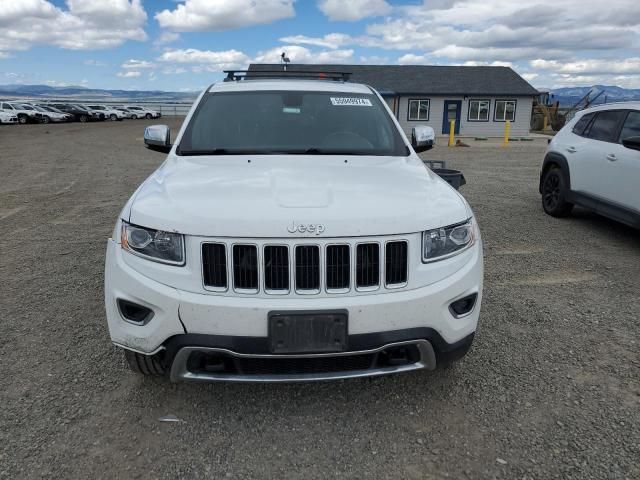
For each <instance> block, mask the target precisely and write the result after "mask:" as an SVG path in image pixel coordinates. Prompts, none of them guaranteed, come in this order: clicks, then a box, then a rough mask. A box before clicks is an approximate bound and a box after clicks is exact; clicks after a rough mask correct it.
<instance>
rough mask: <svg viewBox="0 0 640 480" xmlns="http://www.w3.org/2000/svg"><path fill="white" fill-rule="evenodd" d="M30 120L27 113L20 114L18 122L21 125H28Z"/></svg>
mask: <svg viewBox="0 0 640 480" xmlns="http://www.w3.org/2000/svg"><path fill="white" fill-rule="evenodd" d="M28 122H29V117H27V116H26V115H18V123H20V124H21V125H26V124H27V123H28Z"/></svg>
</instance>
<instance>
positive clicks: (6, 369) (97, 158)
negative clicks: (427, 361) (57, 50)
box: [0, 120, 640, 479]
mask: <svg viewBox="0 0 640 480" xmlns="http://www.w3.org/2000/svg"><path fill="white" fill-rule="evenodd" d="M169 123H171V124H172V126H173V127H177V125H178V124H177V122H176V121H172V120H169ZM144 125H145V122H143V121H128V122H122V123H106V124H90V125H80V124H72V125H50V126H45V125H29V126H16V127H5V128H0V168H1V181H0V227H1V228H2V232H3V235H2V237H1V238H0V251H1V262H0V288H1V295H0V312H1V316H2V320H1V323H0V325H1V328H2V332H1V335H0V478H2V479H5V478H6V479H15V478H42V477H44V478H176V477H179V478H330V477H345V478H358V479H359V478H367V477H369V478H392V477H393V478H421V479H423V478H424V479H432V478H446V477H448V478H456V479H460V478H473V479H476V478H505V479H515V478H518V479H533V478H536V479H550V478H576V479H578V478H579V479H584V478H608V479H609V478H610V479H614V478H615V479H622V478H629V479H631V478H635V479H637V478H640V353H639V352H640V345H639V341H640V335H639V331H640V322H639V321H638V318H639V317H640V294H639V291H640V290H639V288H638V283H639V281H640V261H639V260H640V242H639V240H640V232H637V231H634V230H632V229H630V228H627V227H624V226H621V225H618V224H616V223H613V222H611V221H608V220H605V219H602V218H599V217H596V216H594V215H592V214H590V213H587V212H583V211H578V212H577V213H576V214H575V215H574V216H573V217H571V218H569V219H566V220H556V219H553V218H551V217H548V216H546V215H544V214H543V212H542V210H541V207H540V200H539V196H538V193H537V184H536V182H537V175H538V168H539V163H540V159H541V155H542V152H543V151H544V142H534V143H528V144H524V143H518V144H513V145H512V146H511V147H510V148H508V149H503V148H498V147H496V146H491V145H484V144H483V145H480V144H475V145H474V146H472V147H471V148H466V149H464V148H456V149H447V148H446V147H437V148H436V149H435V150H433V151H432V152H429V153H428V155H425V156H426V157H429V158H439V159H445V160H447V161H450V164H451V165H453V166H455V167H459V168H461V169H462V170H463V171H464V173H465V175H466V178H467V181H468V185H466V186H465V187H463V188H462V192H463V193H464V195H465V196H466V197H467V198H468V199H469V201H470V203H471V205H472V206H473V208H474V209H475V212H476V214H477V216H478V219H479V223H480V226H481V229H482V233H483V237H484V242H485V256H486V280H485V303H484V305H483V311H482V316H481V326H480V330H479V333H478V335H477V336H476V342H475V344H474V347H473V349H472V351H471V352H470V354H469V355H468V356H467V358H466V359H465V360H463V361H462V362H460V363H459V364H457V365H456V366H454V367H453V368H451V369H449V370H446V371H438V372H435V373H430V374H427V373H415V374H406V375H404V376H396V377H386V378H380V379H376V380H356V381H341V382H335V383H323V384H302V385H227V384H171V383H168V382H167V381H162V380H158V381H155V380H146V379H143V378H139V377H137V376H136V375H134V374H133V373H130V372H129V371H128V370H126V368H125V365H124V362H123V359H122V357H121V354H120V352H119V351H118V350H116V349H115V348H114V347H112V346H111V344H110V342H109V336H108V332H107V327H106V321H105V316H104V311H103V297H102V295H103V293H102V283H103V261H104V252H105V247H106V239H107V237H108V236H109V235H110V233H111V230H112V228H113V224H114V222H115V219H116V217H117V215H118V213H119V211H120V209H121V207H122V206H123V204H124V203H125V201H126V200H127V198H128V197H129V195H130V194H131V193H132V192H133V191H134V189H135V188H136V186H137V185H138V184H139V183H140V182H141V181H142V180H143V179H144V178H145V177H146V176H147V175H149V174H150V173H151V172H152V170H153V169H154V168H155V167H156V166H157V165H159V164H160V162H162V160H163V155H162V154H159V153H154V152H151V151H147V150H145V149H144V148H143V146H142V138H141V137H142V132H143V127H144ZM472 144H473V143H472ZM425 208H428V206H427V205H425ZM165 415H175V416H176V417H177V418H178V419H180V420H182V421H180V422H175V423H163V422H160V421H159V419H160V417H163V416H165Z"/></svg>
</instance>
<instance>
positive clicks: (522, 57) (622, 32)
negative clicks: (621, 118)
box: [0, 0, 640, 91]
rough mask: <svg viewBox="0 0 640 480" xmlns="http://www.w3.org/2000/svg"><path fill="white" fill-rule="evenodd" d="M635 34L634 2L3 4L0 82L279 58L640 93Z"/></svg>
mask: <svg viewBox="0 0 640 480" xmlns="http://www.w3.org/2000/svg"><path fill="white" fill-rule="evenodd" d="M639 40H640V1H639V0H609V1H604V0H530V1H526V0H525V1H522V0H521V1H513V0H511V1H510V0H424V1H420V0H398V1H394V0H0V84H15V83H21V84H47V85H52V86H66V85H82V86H86V87H90V88H107V89H127V90H169V91H191V90H199V89H202V88H205V87H206V86H207V85H209V84H211V83H212V82H215V81H217V80H219V79H221V78H222V74H221V71H222V70H224V69H241V68H246V67H247V66H248V65H249V63H251V62H262V63H278V62H279V59H280V54H281V53H282V52H286V55H287V57H289V59H290V60H291V62H292V63H353V64H364V63H366V64H418V65H507V66H511V67H512V68H513V69H514V70H516V71H517V72H518V73H519V74H521V75H522V76H523V77H524V78H525V79H527V80H528V81H529V82H530V83H531V84H532V85H533V86H535V87H538V88H558V87H571V86H590V85H594V84H604V85H619V86H622V87H628V88H640V43H639Z"/></svg>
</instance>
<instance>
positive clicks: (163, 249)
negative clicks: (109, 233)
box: [120, 220, 185, 265]
mask: <svg viewBox="0 0 640 480" xmlns="http://www.w3.org/2000/svg"><path fill="white" fill-rule="evenodd" d="M120 243H121V244H122V248H124V249H125V250H127V251H129V252H131V253H133V254H135V255H139V256H141V257H146V258H148V259H149V260H154V261H156V262H161V263H167V264H170V265H184V264H185V255H184V235H182V234H180V233H172V232H163V231H162V230H153V229H151V228H144V227H139V226H137V225H131V224H129V223H127V222H125V221H124V220H123V221H122V231H121V234H120Z"/></svg>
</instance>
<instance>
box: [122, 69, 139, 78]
mask: <svg viewBox="0 0 640 480" xmlns="http://www.w3.org/2000/svg"><path fill="white" fill-rule="evenodd" d="M141 75H142V72H137V71H135V70H129V71H128V72H118V73H116V77H120V78H137V77H139V76H141Z"/></svg>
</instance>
